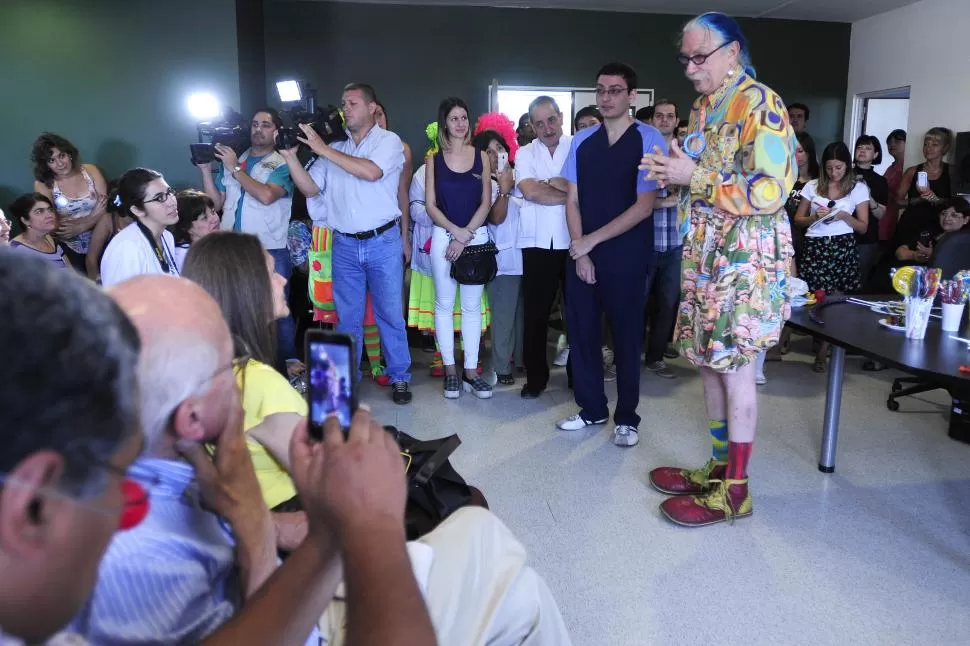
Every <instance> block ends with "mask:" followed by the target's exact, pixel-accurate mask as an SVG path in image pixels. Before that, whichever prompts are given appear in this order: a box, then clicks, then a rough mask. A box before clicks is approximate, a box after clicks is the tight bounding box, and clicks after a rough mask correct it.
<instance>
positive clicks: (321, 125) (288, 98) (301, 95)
mask: <svg viewBox="0 0 970 646" xmlns="http://www.w3.org/2000/svg"><path fill="white" fill-rule="evenodd" d="M276 91H277V93H278V94H279V97H280V101H282V102H283V104H284V105H289V106H290V107H289V109H287V110H284V113H285V114H286V115H287V116H288V117H289V121H290V122H291V123H292V124H293V125H291V126H283V127H282V128H280V129H279V130H277V132H276V147H277V148H278V149H290V148H296V147H297V146H299V145H300V141H299V140H298V139H297V138H298V137H303V136H304V133H303V130H302V129H300V124H304V125H309V126H310V127H311V128H313V130H314V132H316V133H317V135H319V137H320V138H321V139H323V141H324V142H325V143H327V144H332V143H333V142H335V141H345V140H346V139H347V133H346V132H344V122H343V117H342V116H341V115H340V110H338V109H337V108H335V107H334V106H332V105H328V106H327V107H326V108H320V107H318V106H317V91H316V90H315V89H314V88H312V87H311V86H310V84H309V83H306V84H300V83H299V82H298V81H294V80H288V81H279V82H278V83H277V84H276Z"/></svg>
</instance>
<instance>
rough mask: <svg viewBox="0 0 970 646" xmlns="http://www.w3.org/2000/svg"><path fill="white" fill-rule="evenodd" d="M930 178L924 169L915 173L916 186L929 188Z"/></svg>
mask: <svg viewBox="0 0 970 646" xmlns="http://www.w3.org/2000/svg"><path fill="white" fill-rule="evenodd" d="M929 185H930V180H929V176H928V175H927V174H926V171H925V170H921V171H919V172H918V173H916V186H917V187H919V188H929Z"/></svg>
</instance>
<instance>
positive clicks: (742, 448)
mask: <svg viewBox="0 0 970 646" xmlns="http://www.w3.org/2000/svg"><path fill="white" fill-rule="evenodd" d="M753 444H754V443H753V442H728V463H727V473H726V474H725V475H726V477H727V479H728V480H744V479H745V478H747V477H748V460H750V459H751V447H752V446H753Z"/></svg>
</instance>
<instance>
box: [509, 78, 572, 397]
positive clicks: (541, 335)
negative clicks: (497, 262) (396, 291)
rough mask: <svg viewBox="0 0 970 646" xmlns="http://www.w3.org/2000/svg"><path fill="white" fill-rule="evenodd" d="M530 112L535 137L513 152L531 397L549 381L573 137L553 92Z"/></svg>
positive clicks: (563, 259) (564, 246)
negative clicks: (548, 351) (518, 194)
mask: <svg viewBox="0 0 970 646" xmlns="http://www.w3.org/2000/svg"><path fill="white" fill-rule="evenodd" d="M529 115H530V118H531V120H532V127H533V128H534V129H535V133H536V138H535V139H534V140H533V141H532V143H530V144H528V145H527V146H523V147H522V148H520V149H519V151H518V152H517V153H516V156H515V164H516V166H515V182H516V185H517V186H518V188H519V191H521V193H522V196H523V197H524V198H525V200H524V202H523V203H522V207H521V208H520V209H519V236H518V247H519V248H520V249H522V265H523V270H522V296H523V299H524V300H525V331H524V334H523V344H522V345H523V358H524V360H525V370H526V383H525V385H524V386H523V387H522V392H521V395H522V397H523V398H525V399H535V398H536V397H538V396H539V395H540V394H542V391H543V390H545V388H546V385H547V384H548V383H549V361H548V358H547V357H546V345H547V339H546V335H547V334H548V332H547V330H548V326H549V314H550V312H551V311H552V306H553V303H554V302H555V299H556V292H557V291H558V289H559V287H560V285H561V284H562V282H563V276H564V272H565V271H566V258H568V257H569V252H568V249H569V230H568V229H567V227H566V191H567V189H568V183H567V182H566V180H565V179H563V178H562V167H563V163H565V161H566V157H567V156H568V155H569V145H570V143H571V141H572V137H570V136H569V135H564V134H563V131H562V130H563V115H562V111H560V109H559V106H558V105H557V104H556V101H555V100H554V99H553V98H552V97H548V96H540V97H538V98H536V99H535V100H534V101H532V103H531V104H530V105H529Z"/></svg>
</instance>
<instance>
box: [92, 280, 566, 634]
mask: <svg viewBox="0 0 970 646" xmlns="http://www.w3.org/2000/svg"><path fill="white" fill-rule="evenodd" d="M110 294H111V295H112V297H113V298H114V299H115V300H116V302H117V303H118V304H119V305H120V306H121V308H122V309H123V310H124V311H125V313H126V314H127V315H128V316H129V318H130V319H131V320H132V322H133V323H134V325H135V327H136V328H137V329H138V331H139V335H140V336H141V340H142V353H141V358H140V360H139V364H138V375H139V383H140V385H141V393H140V394H141V419H142V426H143V432H144V435H145V445H146V446H147V447H148V449H147V450H146V453H145V455H143V456H142V457H141V458H139V459H138V460H137V461H136V463H135V466H134V469H136V470H138V471H140V472H142V473H145V474H148V475H149V476H150V477H155V478H157V480H158V485H157V486H155V487H153V488H152V507H151V510H150V511H149V514H148V517H147V518H146V519H145V521H144V522H143V523H142V525H141V526H139V527H138V528H137V529H135V530H132V531H129V532H127V533H125V534H124V535H118V536H116V537H115V539H114V540H113V541H112V544H111V546H110V547H109V549H108V552H107V554H106V555H105V558H104V560H103V562H102V565H101V569H100V572H99V579H98V583H97V585H96V588H95V591H94V595H93V596H92V599H91V601H90V602H89V604H88V606H87V607H86V608H85V610H84V612H82V613H81V615H80V616H79V617H78V619H77V621H76V622H75V625H74V629H75V631H76V632H78V633H80V634H83V635H84V636H85V637H87V638H88V639H90V640H91V642H92V643H94V644H98V645H99V646H111V645H113V644H135V643H137V644H172V643H200V642H201V643H204V644H210V643H216V644H221V643H223V641H222V640H223V639H227V640H228V639H233V640H237V641H234V642H233V643H240V644H242V643H244V644H273V645H276V644H302V643H306V644H313V645H314V646H316V645H317V644H320V643H321V641H322V642H323V643H327V644H336V643H347V644H353V645H354V646H359V645H374V646H378V645H380V646H396V645H399V644H400V645H404V644H407V645H411V644H414V645H421V646H425V645H431V644H435V643H436V636H437V639H438V640H440V643H441V644H447V645H448V646H479V645H481V646H484V645H485V644H489V645H490V646H517V645H524V644H528V645H529V646H545V645H547V644H548V645H549V646H569V644H570V643H571V642H570V639H569V635H568V633H567V631H566V628H565V625H564V623H563V620H562V616H561V615H560V613H559V608H558V606H557V605H556V602H555V600H554V599H553V597H552V595H551V593H550V592H549V589H548V587H547V586H546V584H545V582H544V581H543V580H542V579H541V578H540V577H539V576H538V575H537V574H536V573H535V571H534V570H532V569H531V568H530V567H528V566H527V565H526V554H525V549H524V548H523V547H522V545H521V544H520V543H519V542H518V541H517V540H516V539H515V537H514V536H512V534H511V532H510V531H509V530H508V528H506V527H505V526H504V525H503V524H502V523H501V522H500V521H499V520H498V519H497V518H496V517H495V516H494V515H492V514H491V513H490V512H488V511H486V510H484V509H480V508H466V509H461V510H459V511H457V512H455V513H454V514H452V515H451V516H450V517H449V518H448V519H447V520H446V521H445V522H443V523H442V524H441V525H439V526H438V528H436V529H435V530H434V531H433V532H431V533H430V534H428V535H427V536H425V537H423V538H422V539H421V540H420V541H418V542H414V543H409V544H406V543H405V533H404V527H405V524H404V506H405V498H406V487H405V479H404V470H403V465H402V462H401V457H400V454H399V449H398V446H397V444H396V443H395V442H394V440H393V438H392V437H391V436H390V435H389V434H387V433H386V432H384V430H383V428H382V427H381V426H380V425H378V424H377V423H376V422H375V421H373V420H372V419H371V418H370V415H369V413H368V412H367V410H366V408H363V409H362V410H360V411H358V412H357V413H356V414H355V416H354V421H353V425H352V427H351V430H350V434H349V438H348V439H347V440H346V441H345V440H344V437H343V434H342V432H341V430H340V427H339V424H338V423H337V422H336V420H335V419H331V420H328V422H327V424H326V425H325V429H324V431H325V437H324V442H323V443H322V444H319V443H314V442H312V441H310V440H309V439H308V437H307V432H306V423H305V421H304V422H301V423H300V424H299V425H298V426H297V428H296V430H295V432H294V439H293V442H292V444H291V447H290V453H291V461H292V464H293V472H292V476H293V480H294V483H295V484H296V488H297V491H298V492H299V494H300V498H301V500H302V502H303V505H304V508H305V510H306V512H307V515H308V517H309V522H310V530H309V536H308V538H307V539H306V540H305V541H304V542H303V544H301V545H300V547H298V548H297V550H296V551H295V552H294V553H293V554H292V555H291V556H290V557H289V558H288V559H287V561H286V563H285V564H283V565H282V566H281V567H279V568H278V569H277V568H276V564H277V561H276V537H275V536H274V535H273V525H272V522H271V520H270V516H269V510H268V509H267V508H266V506H265V504H264V503H263V501H262V496H261V495H260V493H259V485H258V483H257V480H256V477H255V474H254V472H253V467H252V463H251V461H250V459H249V452H248V451H247V450H246V446H245V438H244V436H243V432H242V415H241V410H240V404H239V393H238V391H237V390H236V388H235V381H234V379H233V375H232V359H233V357H232V342H231V338H230V335H229V330H228V328H227V327H226V324H225V322H224V321H223V319H222V315H221V312H220V311H219V308H218V306H217V305H216V303H215V302H214V301H213V300H212V299H211V298H210V297H209V296H208V294H206V293H205V292H204V291H203V290H202V289H201V288H199V287H198V286H196V285H194V284H193V283H191V282H188V281H186V280H183V279H179V278H172V277H168V276H144V277H140V278H135V279H132V280H130V281H127V282H125V283H122V284H120V285H118V286H116V287H115V288H113V289H112V290H111V291H110ZM173 304H177V306H174V307H173ZM202 444H210V445H211V444H214V445H215V446H216V452H215V458H214V459H210V458H209V456H208V454H207V453H206V452H205V451H204V450H203V449H202ZM197 488H198V489H201V498H202V502H203V504H204V505H205V506H206V508H202V507H200V506H198V505H197V504H194V503H195V500H193V499H197V498H198V496H197V495H196V489H197ZM227 523H228V525H229V526H230V527H231V532H230V531H227V529H226V527H225V525H226V524H227ZM341 566H342V567H341ZM341 570H342V571H341ZM341 578H343V581H342V583H341ZM341 587H342V588H343V589H342V590H341V589H340V588H341ZM422 595H423V598H422ZM321 615H322V616H321ZM318 621H319V632H318V630H317V629H316V628H314V627H313V626H314V624H316V623H317V622H318ZM226 643H230V642H228V641H226Z"/></svg>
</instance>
